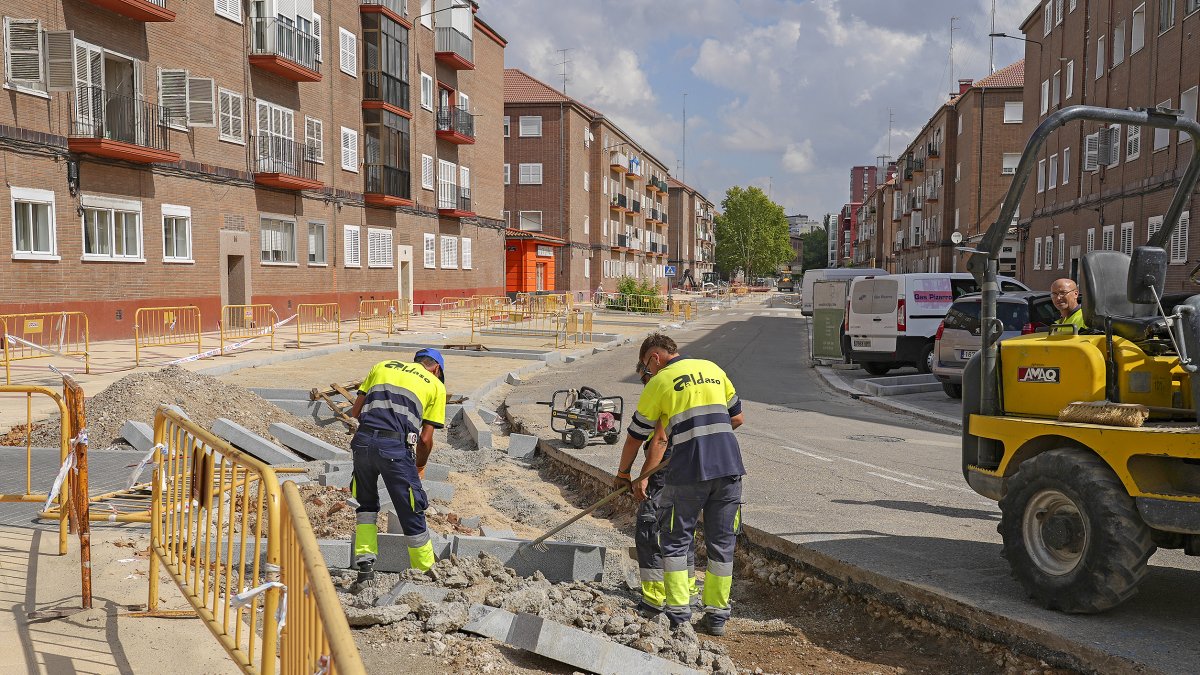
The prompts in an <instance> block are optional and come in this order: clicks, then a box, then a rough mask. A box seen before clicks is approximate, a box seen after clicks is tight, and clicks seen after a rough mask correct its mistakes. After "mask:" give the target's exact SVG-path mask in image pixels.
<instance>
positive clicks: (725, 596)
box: [702, 560, 733, 609]
mask: <svg viewBox="0 0 1200 675" xmlns="http://www.w3.org/2000/svg"><path fill="white" fill-rule="evenodd" d="M732 587H733V563H731V562H730V563H721V562H715V561H712V560H710V561H708V569H707V570H706V571H705V572H704V595H703V598H702V599H703V601H704V606H705V607H712V608H715V609H729V591H730V589H731V588H732Z"/></svg>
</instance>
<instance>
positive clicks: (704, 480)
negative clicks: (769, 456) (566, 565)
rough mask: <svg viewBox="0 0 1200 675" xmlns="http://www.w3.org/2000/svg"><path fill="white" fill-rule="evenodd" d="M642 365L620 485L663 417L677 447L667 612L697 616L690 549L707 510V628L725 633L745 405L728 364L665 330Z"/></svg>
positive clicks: (666, 546) (663, 539)
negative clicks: (699, 354) (686, 351)
mask: <svg viewBox="0 0 1200 675" xmlns="http://www.w3.org/2000/svg"><path fill="white" fill-rule="evenodd" d="M642 371H646V372H648V373H649V374H650V380H649V382H648V383H647V384H646V388H645V390H644V391H643V392H642V395H641V397H640V398H639V399H638V406H637V412H636V413H635V414H634V416H633V420H632V421H631V422H630V424H629V438H628V439H626V441H625V447H624V448H623V449H622V452H621V463H620V465H619V467H618V471H617V486H618V487H622V486H626V485H629V483H630V480H631V476H630V471H631V470H632V469H633V462H634V459H635V457H636V456H637V451H638V448H639V447H640V446H641V444H642V443H643V442H645V441H646V440H647V439H648V438H650V435H651V434H652V433H653V432H654V428H655V426H656V425H658V424H660V423H661V424H662V425H663V428H664V429H665V430H666V433H667V442H668V443H669V444H670V446H671V460H670V464H669V465H668V466H667V468H666V469H665V471H666V479H665V483H666V485H665V486H664V487H663V489H662V492H661V493H660V495H659V500H660V502H659V514H660V518H659V520H658V535H659V546H660V547H661V548H662V556H663V568H664V572H663V587H664V591H665V609H666V614H667V617H668V618H669V619H670V620H671V625H672V626H680V625H682V624H684V623H687V622H689V621H691V618H692V608H691V582H689V579H688V576H689V575H688V551H689V549H691V547H692V542H693V540H694V539H695V532H696V525H697V523H698V521H699V519H700V516H701V514H703V516H704V540H705V551H706V553H707V557H708V569H707V570H706V571H705V574H704V591H703V594H702V597H701V599H702V601H703V603H704V611H705V622H704V625H703V626H702V628H704V629H706V630H707V631H708V633H709V634H711V635H724V634H725V622H726V621H727V620H728V619H729V594H730V589H731V587H732V583H733V552H734V547H735V545H736V543H737V531H738V529H739V528H740V525H741V503H742V476H743V475H745V473H746V469H745V467H744V465H743V464H742V451H741V448H740V447H739V446H738V442H737V439H736V438H735V437H734V435H733V430H734V429H736V428H737V427H739V426H741V424H742V419H743V418H742V404H741V401H740V400H739V399H738V396H737V393H736V391H735V390H734V388H733V384H732V383H731V382H730V381H729V376H728V375H726V374H725V371H723V370H721V368H720V367H719V366H717V365H716V364H715V363H712V362H711V361H705V360H702V359H688V358H684V357H683V356H681V355H680V354H679V353H678V347H677V346H676V344H675V341H674V340H672V339H671V338H670V337H668V336H666V335H662V334H660V333H654V334H652V335H650V336H649V337H647V338H646V339H645V340H644V341H643V342H642V346H641V349H640V350H639V352H638V373H639V374H640V373H641V372H642Z"/></svg>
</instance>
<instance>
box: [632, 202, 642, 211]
mask: <svg viewBox="0 0 1200 675" xmlns="http://www.w3.org/2000/svg"><path fill="white" fill-rule="evenodd" d="M633 212H634V213H641V212H642V203H641V202H640V201H638V200H636V199H635V200H633Z"/></svg>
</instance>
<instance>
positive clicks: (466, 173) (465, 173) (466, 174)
mask: <svg viewBox="0 0 1200 675" xmlns="http://www.w3.org/2000/svg"><path fill="white" fill-rule="evenodd" d="M458 189H459V193H460V194H462V195H469V194H471V169H469V168H467V167H465V166H460V167H458Z"/></svg>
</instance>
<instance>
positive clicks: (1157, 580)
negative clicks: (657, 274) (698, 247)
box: [508, 302, 1200, 673]
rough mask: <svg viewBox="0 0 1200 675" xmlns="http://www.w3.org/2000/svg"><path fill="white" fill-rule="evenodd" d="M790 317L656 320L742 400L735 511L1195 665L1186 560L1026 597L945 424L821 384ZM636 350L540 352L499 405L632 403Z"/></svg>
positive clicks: (917, 580)
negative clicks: (680, 326)
mask: <svg viewBox="0 0 1200 675" xmlns="http://www.w3.org/2000/svg"><path fill="white" fill-rule="evenodd" d="M804 321H805V319H803V317H801V316H800V313H799V311H798V310H791V309H768V308H764V307H761V306H752V305H750V303H749V302H747V303H745V304H743V305H742V306H741V307H739V308H733V309H731V310H726V311H723V312H718V313H715V314H711V315H709V316H707V317H706V318H704V319H702V320H701V321H698V322H697V323H696V324H694V325H693V326H691V327H689V329H687V330H672V331H671V333H672V334H673V336H674V337H676V340H677V341H678V342H679V343H680V344H681V351H682V352H683V353H684V354H685V355H688V356H694V357H700V358H706V359H710V360H712V361H715V362H716V363H718V364H719V365H721V366H722V368H724V369H725V371H726V372H727V373H728V374H729V376H730V377H731V379H732V380H733V382H734V384H735V386H736V387H737V389H738V393H739V395H740V396H741V398H742V400H743V402H744V403H743V405H744V410H745V415H746V423H745V425H744V426H743V427H742V428H741V429H739V430H738V432H737V433H738V437H739V440H740V442H741V444H742V451H743V455H744V459H745V462H746V466H747V470H748V472H749V475H748V476H747V478H746V492H745V494H746V501H747V505H746V508H745V509H744V511H743V513H744V516H745V519H746V522H747V523H749V524H750V525H753V526H754V527H756V528H758V529H761V530H764V531H767V532H769V533H772V534H774V535H777V536H780V537H783V538H785V539H787V540H789V541H792V542H796V543H798V544H801V545H803V546H805V547H808V548H811V549H812V550H815V551H818V552H820V553H823V554H825V555H827V556H830V557H833V558H835V559H838V560H841V561H844V562H846V563H849V564H852V565H855V566H857V567H860V568H863V569H866V570H870V571H872V572H876V573H880V574H884V575H886V576H888V577H890V578H893V579H899V580H903V581H906V582H909V583H912V584H916V585H918V586H920V587H923V588H925V589H927V590H933V591H936V592H937V593H939V594H942V595H946V596H949V597H952V598H954V599H956V600H959V601H962V602H965V603H967V604H969V605H972V606H975V607H978V608H980V609H983V610H986V611H988V612H991V613H994V614H999V615H1001V616H1004V617H1008V618H1010V619H1014V620H1017V621H1020V622H1023V623H1025V624H1029V625H1032V626H1035V627H1037V628H1040V629H1042V630H1045V631H1049V632H1051V633H1053V634H1056V635H1059V636H1061V637H1062V638H1065V639H1067V640H1069V641H1071V642H1074V643H1077V644H1084V645H1089V646H1091V647H1093V648H1097V649H1100V650H1103V651H1104V652H1107V653H1109V654H1112V655H1115V656H1119V657H1122V658H1124V659H1129V660H1132V661H1135V662H1138V663H1141V664H1144V665H1146V666H1148V667H1149V668H1152V669H1155V670H1160V671H1163V672H1179V673H1184V672H1195V670H1196V668H1197V666H1196V665H1195V664H1196V663H1198V662H1200V641H1198V640H1197V639H1196V635H1197V634H1200V606H1198V605H1197V604H1196V603H1195V602H1194V601H1193V600H1192V599H1193V598H1194V597H1196V595H1197V593H1200V574H1196V571H1197V570H1200V560H1198V559H1197V558H1189V557H1187V556H1184V555H1182V553H1180V552H1177V551H1160V552H1158V553H1156V554H1155V555H1154V557H1152V558H1151V560H1150V564H1151V571H1150V574H1149V575H1148V576H1147V578H1146V580H1145V582H1144V583H1143V584H1142V587H1141V592H1140V593H1139V595H1138V596H1137V597H1135V598H1134V599H1133V600H1131V601H1130V602H1128V603H1126V604H1125V605H1123V606H1121V607H1119V608H1117V609H1115V610H1112V611H1110V612H1107V613H1105V614H1103V615H1099V616H1069V615H1064V614H1060V613H1056V612H1049V611H1045V610H1042V609H1039V608H1037V607H1036V606H1034V605H1033V604H1032V603H1031V602H1030V601H1029V600H1028V599H1027V598H1026V597H1025V594H1024V593H1023V591H1022V590H1021V588H1020V587H1019V586H1018V585H1017V583H1016V582H1015V581H1013V580H1012V579H1011V578H1010V577H1009V572H1008V566H1007V563H1006V562H1005V561H1004V560H1003V559H1002V558H1001V556H1000V537H999V535H998V534H997V533H996V524H997V523H998V522H999V517H1000V514H999V509H998V508H997V506H996V505H995V504H994V503H993V502H991V501H989V500H987V499H985V498H983V497H980V496H979V495H977V494H975V493H974V492H973V491H972V490H971V489H970V488H969V487H967V485H966V483H965V482H964V480H963V477H962V473H961V470H960V458H959V442H958V437H957V435H956V434H953V433H951V432H947V431H944V430H941V429H938V428H935V427H933V425H930V424H928V423H925V422H921V421H919V420H916V419H915V418H911V417H907V416H905V415H902V414H899V413H892V412H888V411H885V410H881V409H878V408H876V407H874V406H871V405H868V404H866V403H864V402H861V401H857V400H853V399H850V398H848V397H846V396H844V395H842V394H839V393H835V392H834V391H833V390H832V389H830V388H828V387H827V386H826V385H825V384H824V383H822V382H820V380H819V379H818V377H817V375H816V373H815V371H814V370H813V369H812V368H810V367H809V366H808V364H807V359H806V358H805V354H807V345H806V344H805V343H804V339H805V338H804V335H805V334H806V332H807V331H806V326H805V324H804ZM636 350H637V345H636V344H634V345H630V346H625V347H622V348H620V349H616V350H613V351H612V352H609V353H603V354H598V355H596V356H593V357H591V358H588V359H584V360H582V361H580V362H577V363H573V364H567V365H566V366H565V367H563V368H555V369H554V370H553V371H552V372H551V373H548V374H546V375H543V376H541V377H539V378H535V379H533V380H531V381H530V382H527V383H525V384H522V385H521V386H520V387H517V388H516V389H515V391H514V392H513V394H512V395H511V396H510V397H509V399H508V403H509V406H510V408H512V410H513V412H514V414H516V415H517V416H518V417H519V418H521V419H523V420H533V421H534V422H535V424H534V425H533V430H534V431H535V432H536V433H539V435H541V436H542V437H543V438H549V437H552V434H551V432H550V431H549V430H548V429H547V428H546V425H547V424H548V414H547V412H546V408H545V407H544V406H537V405H536V404H535V402H536V401H539V400H548V399H549V394H550V392H552V391H553V390H555V389H559V388H565V387H579V386H582V385H590V386H592V387H594V388H596V389H598V390H599V391H601V392H602V393H604V394H606V395H614V394H619V395H622V396H625V397H626V401H627V406H628V407H629V408H632V406H633V405H635V402H636V399H637V395H638V393H639V392H640V389H641V387H640V386H639V385H638V383H637V381H636V379H635V377H634V373H633V368H634V366H635V364H636V360H637V351H636ZM571 452H572V453H573V454H575V455H576V456H578V457H580V458H583V459H586V460H587V461H589V462H590V463H592V464H595V465H596V466H600V467H603V468H606V469H609V470H610V471H611V470H615V467H616V462H617V458H618V453H619V448H618V446H607V445H603V444H602V443H600V442H599V441H597V442H596V443H594V444H593V445H590V446H588V447H587V448H585V449H583V450H571Z"/></svg>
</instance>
